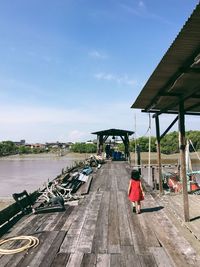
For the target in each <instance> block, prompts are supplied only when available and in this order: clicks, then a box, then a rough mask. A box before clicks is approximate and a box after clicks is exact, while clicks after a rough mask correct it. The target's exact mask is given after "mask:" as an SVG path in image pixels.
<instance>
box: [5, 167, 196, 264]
mask: <svg viewBox="0 0 200 267" xmlns="http://www.w3.org/2000/svg"><path fill="white" fill-rule="evenodd" d="M129 177H130V168H129V166H128V164H127V163H125V162H107V163H106V164H104V165H103V166H102V168H101V169H99V170H98V172H97V173H96V174H95V175H94V177H93V181H92V185H91V189H90V193H89V195H87V196H85V198H84V199H81V200H80V201H79V205H78V206H69V207H68V208H67V209H66V211H65V212H60V213H58V212H55V213H49V214H38V215H30V216H26V217H24V218H23V220H21V221H19V222H18V223H17V224H16V225H15V226H14V227H13V228H12V229H11V231H10V232H9V233H8V234H6V235H5V236H4V238H6V237H11V236H19V235H34V236H37V237H38V238H39V240H40V244H39V246H38V247H36V248H32V249H30V250H29V251H28V252H22V253H18V254H12V255H0V266H1V267H3V266H7V267H8V266H9V267H12V266H18V267H25V266H30V267H31V266H34V267H36V266H40V267H47V266H56V267H60V266H72V267H73V266H74V267H78V266H88V267H90V266H97V267H100V266H102V267H109V266H113V267H117V266H139V267H144V266H149V267H153V266H161V267H162V266H166V267H170V266H200V262H199V257H198V255H197V253H196V251H195V250H194V248H193V247H191V245H190V244H189V243H188V242H187V240H186V239H184V238H183V236H182V235H181V234H180V233H179V230H178V229H177V228H176V227H175V226H174V225H173V223H172V222H171V220H170V218H168V217H167V215H166V213H165V208H163V207H162V206H160V205H159V204H157V202H156V201H155V200H154V198H153V197H152V196H151V194H150V193H148V192H147V193H146V196H145V201H144V202H143V212H142V214H139V215H136V214H135V213H133V212H132V207H131V204H130V202H129V201H128V198H127V187H128V183H129ZM8 248H9V247H8Z"/></svg>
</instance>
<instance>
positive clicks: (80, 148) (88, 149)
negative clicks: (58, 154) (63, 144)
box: [70, 143, 97, 153]
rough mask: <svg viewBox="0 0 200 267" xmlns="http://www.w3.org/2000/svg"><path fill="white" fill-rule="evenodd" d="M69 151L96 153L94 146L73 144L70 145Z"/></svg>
mask: <svg viewBox="0 0 200 267" xmlns="http://www.w3.org/2000/svg"><path fill="white" fill-rule="evenodd" d="M70 151H71V152H75V153H96V151H97V146H96V145H95V144H85V143H75V144H73V145H71V148H70Z"/></svg>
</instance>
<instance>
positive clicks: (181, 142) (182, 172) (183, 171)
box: [179, 102, 190, 222]
mask: <svg viewBox="0 0 200 267" xmlns="http://www.w3.org/2000/svg"><path fill="white" fill-rule="evenodd" d="M179 146H180V163H181V170H180V176H181V180H182V186H183V205H184V219H185V222H189V221H190V218H189V202H188V191H187V176H186V162H185V146H186V142H185V117H184V102H180V104H179Z"/></svg>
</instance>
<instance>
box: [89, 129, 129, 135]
mask: <svg viewBox="0 0 200 267" xmlns="http://www.w3.org/2000/svg"><path fill="white" fill-rule="evenodd" d="M133 133H134V132H132V131H127V130H120V129H108V130H102V131H98V132H94V133H92V134H97V135H109V136H111V135H113V136H124V135H126V134H128V135H132V134H133Z"/></svg>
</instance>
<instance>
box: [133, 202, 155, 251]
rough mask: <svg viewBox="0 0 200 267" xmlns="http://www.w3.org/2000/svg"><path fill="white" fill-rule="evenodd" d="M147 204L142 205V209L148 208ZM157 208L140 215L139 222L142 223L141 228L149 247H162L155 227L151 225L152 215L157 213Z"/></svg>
mask: <svg viewBox="0 0 200 267" xmlns="http://www.w3.org/2000/svg"><path fill="white" fill-rule="evenodd" d="M145 205H146V206H144V207H142V209H144V210H145V207H146V210H148V208H147V204H146V203H145ZM156 212H157V210H155V211H151V212H144V213H143V211H142V214H140V216H138V220H139V223H140V225H141V229H142V232H143V235H144V243H145V244H146V246H147V247H160V243H159V241H158V239H157V237H156V234H155V232H154V229H153V227H150V224H149V220H151V216H152V215H153V214H154V213H156Z"/></svg>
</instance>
